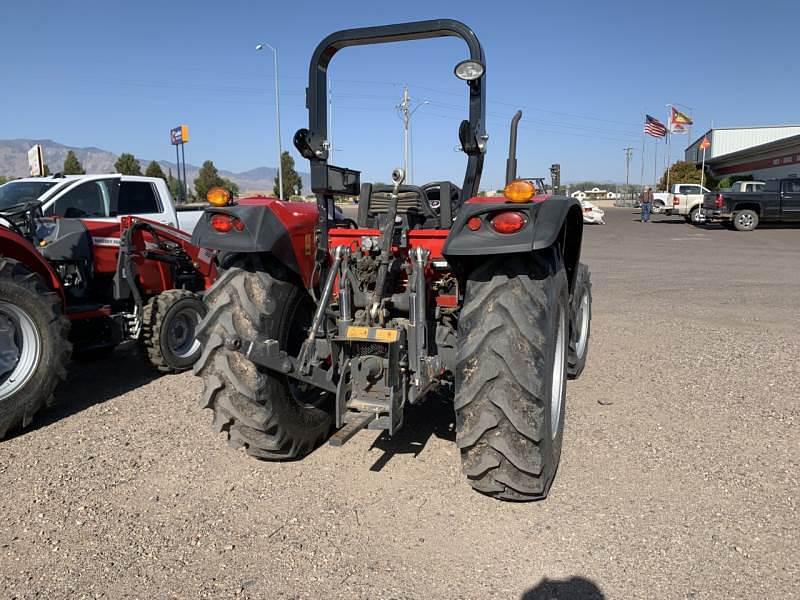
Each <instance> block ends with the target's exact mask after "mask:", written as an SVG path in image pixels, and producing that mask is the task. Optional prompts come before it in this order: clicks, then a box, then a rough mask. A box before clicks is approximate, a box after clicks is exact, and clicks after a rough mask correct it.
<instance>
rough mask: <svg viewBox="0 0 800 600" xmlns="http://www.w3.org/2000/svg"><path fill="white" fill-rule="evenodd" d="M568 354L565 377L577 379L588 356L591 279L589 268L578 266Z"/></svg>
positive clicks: (571, 312) (572, 302)
mask: <svg viewBox="0 0 800 600" xmlns="http://www.w3.org/2000/svg"><path fill="white" fill-rule="evenodd" d="M570 309H571V310H570V333H569V354H568V355H567V377H568V378H570V379H577V378H578V377H580V376H581V373H583V368H584V367H585V366H586V357H587V356H588V354H589V336H590V334H591V331H592V279H591V275H590V273H589V267H587V266H586V265H585V264H583V263H579V264H578V272H577V273H576V274H575V290H574V292H573V293H572V299H571V306H570Z"/></svg>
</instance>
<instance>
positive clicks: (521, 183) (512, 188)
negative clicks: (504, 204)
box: [503, 179, 536, 202]
mask: <svg viewBox="0 0 800 600" xmlns="http://www.w3.org/2000/svg"><path fill="white" fill-rule="evenodd" d="M503 195H504V196H505V197H506V198H507V199H508V200H510V201H511V202H529V201H530V199H531V198H533V197H534V196H535V195H536V188H535V187H534V185H533V184H532V183H531V182H530V181H525V180H524V179H515V180H514V181H512V182H511V183H509V184H508V185H507V186H506V187H505V189H503Z"/></svg>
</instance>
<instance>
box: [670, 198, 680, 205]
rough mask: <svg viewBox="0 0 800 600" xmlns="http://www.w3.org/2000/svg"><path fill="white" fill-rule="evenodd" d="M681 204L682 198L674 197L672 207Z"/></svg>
mask: <svg viewBox="0 0 800 600" xmlns="http://www.w3.org/2000/svg"><path fill="white" fill-rule="evenodd" d="M680 203H681V199H680V198H678V197H677V196H673V197H672V206H678V204H680Z"/></svg>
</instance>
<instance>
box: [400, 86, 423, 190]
mask: <svg viewBox="0 0 800 600" xmlns="http://www.w3.org/2000/svg"><path fill="white" fill-rule="evenodd" d="M426 104H430V102H428V101H427V100H424V101H423V102H421V103H420V104H417V106H415V107H414V108H411V97H410V96H409V95H408V86H407V85H404V86H403V100H402V101H401V102H400V104H398V105H397V114H398V115H400V119H402V121H403V171H405V173H406V182H407V183H408V184H409V185H410V184H412V183H413V182H414V180H413V177H412V173H411V172H410V171H409V169H408V167H409V162H408V156H409V130H410V129H411V116H412V115H413V114H414V113H415V112H417V110H419V109H420V108H421V107H422V106H425V105H426Z"/></svg>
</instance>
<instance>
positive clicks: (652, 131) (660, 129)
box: [644, 115, 667, 137]
mask: <svg viewBox="0 0 800 600" xmlns="http://www.w3.org/2000/svg"><path fill="white" fill-rule="evenodd" d="M645 117H646V118H645V121H644V132H645V133H646V134H647V135H652V136H653V137H664V136H666V135H667V128H666V127H665V126H664V124H663V123H662V122H661V121H659V120H658V119H656V118H654V117H651V116H650V115H645Z"/></svg>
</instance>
